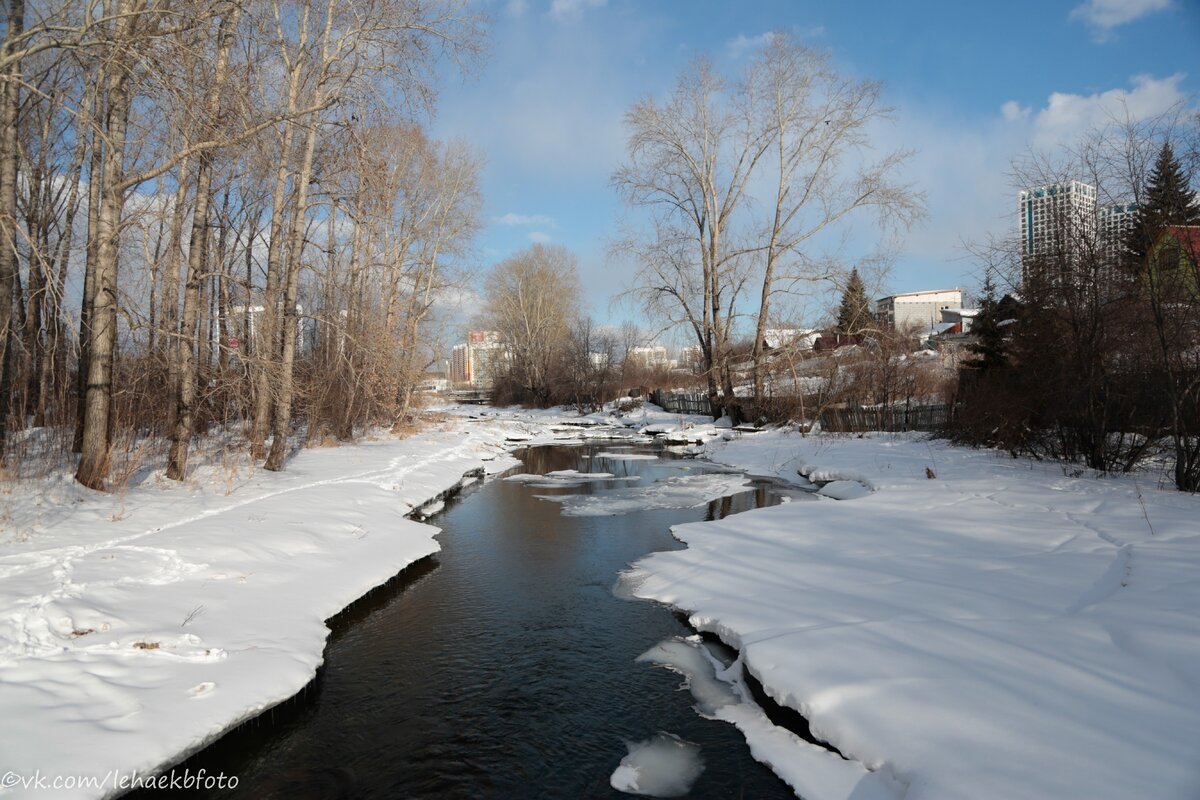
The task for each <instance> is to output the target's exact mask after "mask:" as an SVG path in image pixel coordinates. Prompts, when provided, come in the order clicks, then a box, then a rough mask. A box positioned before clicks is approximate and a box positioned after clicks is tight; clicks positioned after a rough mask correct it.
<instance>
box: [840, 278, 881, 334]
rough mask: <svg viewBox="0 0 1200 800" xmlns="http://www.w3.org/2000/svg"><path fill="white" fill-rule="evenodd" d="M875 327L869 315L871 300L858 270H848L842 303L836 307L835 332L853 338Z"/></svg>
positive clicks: (872, 317) (873, 318)
mask: <svg viewBox="0 0 1200 800" xmlns="http://www.w3.org/2000/svg"><path fill="white" fill-rule="evenodd" d="M874 325H875V317H874V316H873V315H872V314H871V300H870V299H869V298H868V297H867V287H866V285H865V284H864V283H863V280H862V277H861V276H860V275H859V274H858V268H857V267H855V268H854V269H852V270H850V278H849V279H848V280H847V281H846V288H845V289H843V290H842V302H841V304H839V305H838V318H837V332H838V333H841V334H845V335H847V336H854V335H857V334H860V333H863V332H865V331H867V330H870V329H871V328H873V327H874Z"/></svg>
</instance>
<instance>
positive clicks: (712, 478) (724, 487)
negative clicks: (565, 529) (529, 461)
mask: <svg viewBox="0 0 1200 800" xmlns="http://www.w3.org/2000/svg"><path fill="white" fill-rule="evenodd" d="M750 485H751V484H750V481H749V480H747V479H746V477H745V476H743V475H737V474H730V473H703V474H700V475H681V476H678V477H673V478H667V479H666V480H662V481H657V482H655V483H653V484H651V485H649V486H644V487H640V488H637V489H622V490H619V491H614V492H606V493H604V494H593V495H566V496H560V497H544V498H543V499H546V500H555V501H557V502H560V503H562V504H563V514H564V515H565V516H568V517H603V516H609V515H612V514H629V513H632V512H635V511H651V510H654V509H660V508H694V507H695V506H702V505H704V504H705V503H707V502H709V501H711V500H719V499H720V498H722V497H725V496H727V495H731V494H737V493H738V492H742V491H745V490H746V489H748V488H750Z"/></svg>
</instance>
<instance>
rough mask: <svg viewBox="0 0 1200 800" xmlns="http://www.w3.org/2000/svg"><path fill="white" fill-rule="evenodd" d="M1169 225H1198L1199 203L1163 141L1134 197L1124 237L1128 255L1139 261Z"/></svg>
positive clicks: (1167, 142)
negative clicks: (1135, 205) (1132, 213)
mask: <svg viewBox="0 0 1200 800" xmlns="http://www.w3.org/2000/svg"><path fill="white" fill-rule="evenodd" d="M1171 225H1200V205H1198V204H1197V203H1196V192H1195V191H1194V190H1193V189H1191V188H1190V186H1189V181H1188V177H1187V175H1186V174H1185V172H1184V169H1183V165H1182V164H1180V163H1179V159H1178V158H1176V157H1175V153H1174V151H1173V150H1172V149H1171V142H1170V141H1165V142H1163V145H1162V149H1161V150H1159V152H1158V159H1157V160H1156V161H1155V162H1154V168H1153V169H1152V170H1151V172H1150V176H1149V178H1147V180H1146V186H1145V188H1144V190H1143V191H1142V192H1141V195H1140V197H1139V198H1138V210H1137V214H1136V215H1135V217H1134V221H1133V227H1132V228H1130V230H1129V237H1128V239H1127V240H1126V247H1127V248H1128V250H1129V254H1130V255H1131V256H1132V257H1133V258H1135V259H1137V260H1138V262H1141V261H1142V260H1143V259H1145V258H1146V255H1147V254H1148V253H1149V252H1150V248H1151V247H1152V246H1153V245H1154V240H1155V239H1156V238H1157V237H1158V234H1159V232H1160V231H1162V229H1163V228H1166V227H1168V226H1171Z"/></svg>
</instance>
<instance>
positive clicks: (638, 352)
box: [625, 344, 673, 369]
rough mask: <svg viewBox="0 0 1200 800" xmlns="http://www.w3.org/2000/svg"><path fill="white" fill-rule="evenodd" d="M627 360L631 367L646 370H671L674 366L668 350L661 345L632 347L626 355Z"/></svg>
mask: <svg viewBox="0 0 1200 800" xmlns="http://www.w3.org/2000/svg"><path fill="white" fill-rule="evenodd" d="M625 360H626V361H628V362H629V363H630V364H631V365H637V366H640V367H643V368H645V369H670V368H671V367H672V366H673V365H672V362H671V357H670V356H669V355H668V354H667V348H665V347H663V346H662V345H661V344H657V345H652V346H648V347H631V348H629V351H628V352H627V353H626V354H625Z"/></svg>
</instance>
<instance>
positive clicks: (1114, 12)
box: [1071, 0, 1171, 41]
mask: <svg viewBox="0 0 1200 800" xmlns="http://www.w3.org/2000/svg"><path fill="white" fill-rule="evenodd" d="M1170 5H1171V0H1087V2H1085V3H1081V4H1080V5H1078V6H1076V7H1075V8H1073V9H1071V19H1072V20H1077V19H1078V20H1083V21H1084V23H1086V24H1087V25H1088V26H1089V27H1090V28H1091V29H1092V31H1093V33H1094V34H1095V36H1096V39H1097V40H1099V41H1104V40H1106V39H1108V38H1109V35H1110V34H1111V32H1112V30H1113V29H1114V28H1117V27H1120V26H1121V25H1124V24H1126V23H1129V22H1133V21H1134V20H1135V19H1138V18H1140V17H1144V16H1146V15H1147V14H1153V13H1154V12H1156V11H1162V10H1164V9H1166V8H1169V7H1170Z"/></svg>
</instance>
